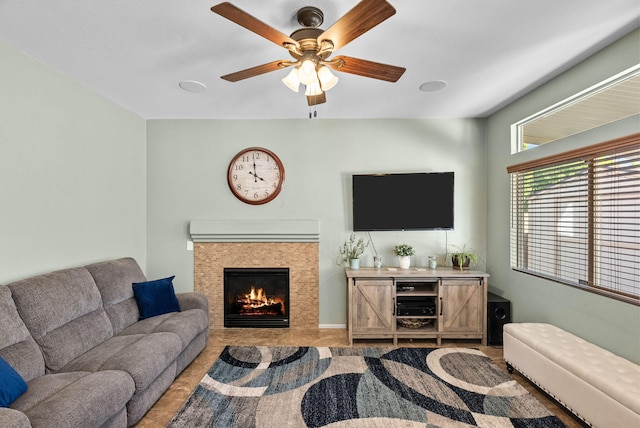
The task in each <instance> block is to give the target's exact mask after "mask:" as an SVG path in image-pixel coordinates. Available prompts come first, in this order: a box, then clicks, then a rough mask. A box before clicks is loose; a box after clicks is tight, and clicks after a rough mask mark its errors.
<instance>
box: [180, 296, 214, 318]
mask: <svg viewBox="0 0 640 428" xmlns="http://www.w3.org/2000/svg"><path fill="white" fill-rule="evenodd" d="M176 297H177V298H178V304H179V305H180V310H181V311H187V310H189V309H202V310H203V311H205V313H206V314H207V316H208V315H209V300H208V299H207V296H205V295H204V294H202V293H198V292H187V293H176Z"/></svg>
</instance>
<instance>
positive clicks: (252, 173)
mask: <svg viewBox="0 0 640 428" xmlns="http://www.w3.org/2000/svg"><path fill="white" fill-rule="evenodd" d="M249 174H251V175H253V178H254V179H255V181H256V183H257V182H258V180H262V181H264V178H262V177H258V174H256V173H254V172H251V171H249Z"/></svg>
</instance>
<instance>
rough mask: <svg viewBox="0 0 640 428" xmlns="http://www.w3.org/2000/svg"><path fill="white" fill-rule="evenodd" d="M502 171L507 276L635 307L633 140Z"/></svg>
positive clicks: (639, 172) (637, 194)
mask: <svg viewBox="0 0 640 428" xmlns="http://www.w3.org/2000/svg"><path fill="white" fill-rule="evenodd" d="M507 171H508V172H509V173H510V175H511V267H512V269H515V270H518V271H521V272H525V273H529V274H533V275H536V276H540V277H544V278H547V279H551V280H554V281H559V282H562V283H565V284H569V285H572V286H576V287H580V288H582V289H585V290H589V291H593V292H596V293H599V294H603V295H607V296H609V297H614V298H617V299H620V300H624V301H627V302H631V303H634V304H637V305H640V133H638V134H633V135H631V136H627V137H623V138H619V139H616V140H612V141H607V142H604V143H600V144H596V145H593V146H589V147H584V148H580V149H577V150H573V151H571V152H567V153H563V154H560V155H555V156H549V157H546V158H542V159H537V160H535V161H531V162H527V163H523V164H518V165H513V166H510V167H508V168H507Z"/></svg>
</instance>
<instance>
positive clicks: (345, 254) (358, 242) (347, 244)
mask: <svg viewBox="0 0 640 428" xmlns="http://www.w3.org/2000/svg"><path fill="white" fill-rule="evenodd" d="M367 246H369V241H366V242H365V239H364V238H363V237H357V236H356V234H355V233H352V234H351V235H350V236H349V239H347V240H345V241H344V244H342V246H341V247H340V256H339V257H338V266H339V265H342V264H343V263H344V262H348V263H349V267H350V268H351V269H358V268H360V259H359V257H360V255H361V254H362V253H364V250H365V248H367Z"/></svg>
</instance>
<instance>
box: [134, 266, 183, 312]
mask: <svg viewBox="0 0 640 428" xmlns="http://www.w3.org/2000/svg"><path fill="white" fill-rule="evenodd" d="M173 278H175V276H170V277H168V278H162V279H156V280H153V281H145V282H135V283H133V295H134V296H135V297H136V303H137V304H138V310H139V311H140V319H141V320H143V319H146V318H151V317H155V316H158V315H163V314H168V313H170V312H180V306H179V305H178V299H177V298H176V292H175V290H174V289H173Z"/></svg>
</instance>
